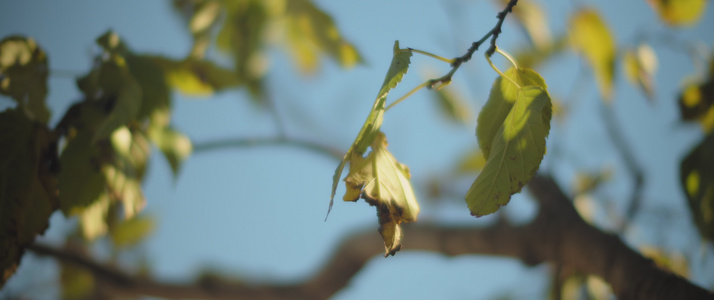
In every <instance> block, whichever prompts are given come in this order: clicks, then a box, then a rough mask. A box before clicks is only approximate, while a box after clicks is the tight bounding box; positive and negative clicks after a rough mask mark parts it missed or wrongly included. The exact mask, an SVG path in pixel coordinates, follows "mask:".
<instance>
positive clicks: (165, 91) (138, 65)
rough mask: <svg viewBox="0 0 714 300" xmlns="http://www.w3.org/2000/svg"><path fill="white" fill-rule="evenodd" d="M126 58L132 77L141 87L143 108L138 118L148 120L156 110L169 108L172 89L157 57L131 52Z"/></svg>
mask: <svg viewBox="0 0 714 300" xmlns="http://www.w3.org/2000/svg"><path fill="white" fill-rule="evenodd" d="M125 59H126V64H127V66H128V67H129V73H130V75H131V77H133V78H134V80H136V82H137V83H138V84H139V87H140V88H141V108H140V109H139V112H138V113H137V115H136V119H137V120H146V119H147V118H149V117H150V116H151V115H152V114H153V113H154V111H156V110H169V109H170V108H171V94H170V93H171V91H170V89H169V85H168V83H167V79H166V74H164V69H162V68H161V66H160V65H159V64H158V63H157V62H156V61H155V59H156V57H154V56H147V55H133V54H131V55H127V56H126V57H125Z"/></svg>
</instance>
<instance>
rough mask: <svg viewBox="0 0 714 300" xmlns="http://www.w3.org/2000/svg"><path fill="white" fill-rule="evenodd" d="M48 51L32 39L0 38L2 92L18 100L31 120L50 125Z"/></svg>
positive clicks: (0, 87) (0, 86) (0, 89)
mask: <svg viewBox="0 0 714 300" xmlns="http://www.w3.org/2000/svg"><path fill="white" fill-rule="evenodd" d="M47 65H48V62H47V56H46V55H45V52H44V51H42V49H41V48H40V47H39V46H38V45H37V43H35V40H33V39H32V38H25V37H21V36H10V37H6V38H4V39H2V40H1V41H0V74H1V76H0V94H2V95H5V96H9V97H10V98H12V99H13V100H15V101H16V102H17V104H18V106H19V107H21V108H22V110H23V111H24V113H25V114H26V115H27V117H28V118H30V119H31V120H35V121H38V122H40V123H43V124H47V122H48V121H49V119H50V111H49V110H48V109H47V105H46V104H45V96H46V95H47V76H48V74H49V67H48V66H47Z"/></svg>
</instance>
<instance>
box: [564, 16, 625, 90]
mask: <svg viewBox="0 0 714 300" xmlns="http://www.w3.org/2000/svg"><path fill="white" fill-rule="evenodd" d="M570 29H571V33H570V38H571V40H572V42H573V46H574V47H575V49H576V50H577V51H578V52H580V53H581V54H582V55H583V56H584V57H585V59H586V60H587V62H588V63H589V64H590V67H592V69H593V72H594V74H595V79H596V81H597V83H598V87H599V88H600V94H601V95H602V97H603V99H605V100H607V101H609V100H611V98H612V93H613V92H612V89H613V79H614V76H615V53H616V51H617V50H616V48H615V38H614V37H613V35H612V33H611V32H610V29H608V27H607V24H606V23H605V21H604V20H603V19H602V18H601V17H600V14H599V13H598V12H597V11H595V10H594V9H582V10H580V11H578V12H576V13H575V14H574V15H573V16H572V17H571V18H570Z"/></svg>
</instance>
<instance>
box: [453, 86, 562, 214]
mask: <svg viewBox="0 0 714 300" xmlns="http://www.w3.org/2000/svg"><path fill="white" fill-rule="evenodd" d="M551 113H552V111H551V103H550V96H548V93H547V92H546V90H545V89H543V88H542V87H540V86H533V85H530V86H524V87H523V88H522V89H521V90H520V92H519V93H518V98H517V99H516V102H515V103H514V105H513V107H512V109H511V111H510V112H509V113H508V115H507V116H506V118H505V120H504V121H503V123H502V124H501V126H500V128H499V129H498V132H497V133H496V135H495V136H494V137H493V141H492V148H491V151H490V155H488V158H487V160H486V165H485V166H484V168H483V171H481V174H479V176H478V177H477V178H476V181H474V183H473V184H472V185H471V188H470V189H469V191H468V193H467V194H466V203H467V204H468V206H469V209H470V210H471V214H472V215H475V216H477V217H478V216H483V215H487V214H490V213H493V212H496V210H498V208H499V207H500V206H503V205H506V204H507V203H508V201H509V200H510V199H511V195H513V194H515V193H517V192H519V191H520V190H521V188H523V186H524V185H525V184H526V183H528V181H530V180H531V178H533V175H535V172H536V171H537V170H538V167H539V166H540V162H541V160H542V159H543V155H544V154H545V139H546V137H547V136H548V133H549V131H550V118H551Z"/></svg>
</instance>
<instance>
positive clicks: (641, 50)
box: [623, 44, 657, 101]
mask: <svg viewBox="0 0 714 300" xmlns="http://www.w3.org/2000/svg"><path fill="white" fill-rule="evenodd" d="M623 66H624V68H625V75H626V76H627V79H628V81H629V82H630V83H631V84H632V85H634V86H636V87H638V88H640V89H641V90H642V91H643V92H644V93H645V95H646V96H647V99H649V100H650V101H652V100H653V99H654V82H653V80H654V79H653V77H654V74H655V72H656V71H657V56H656V55H655V53H654V50H652V47H650V46H649V45H647V44H641V45H639V46H638V47H637V48H635V49H628V50H626V51H625V54H624V57H623Z"/></svg>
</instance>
